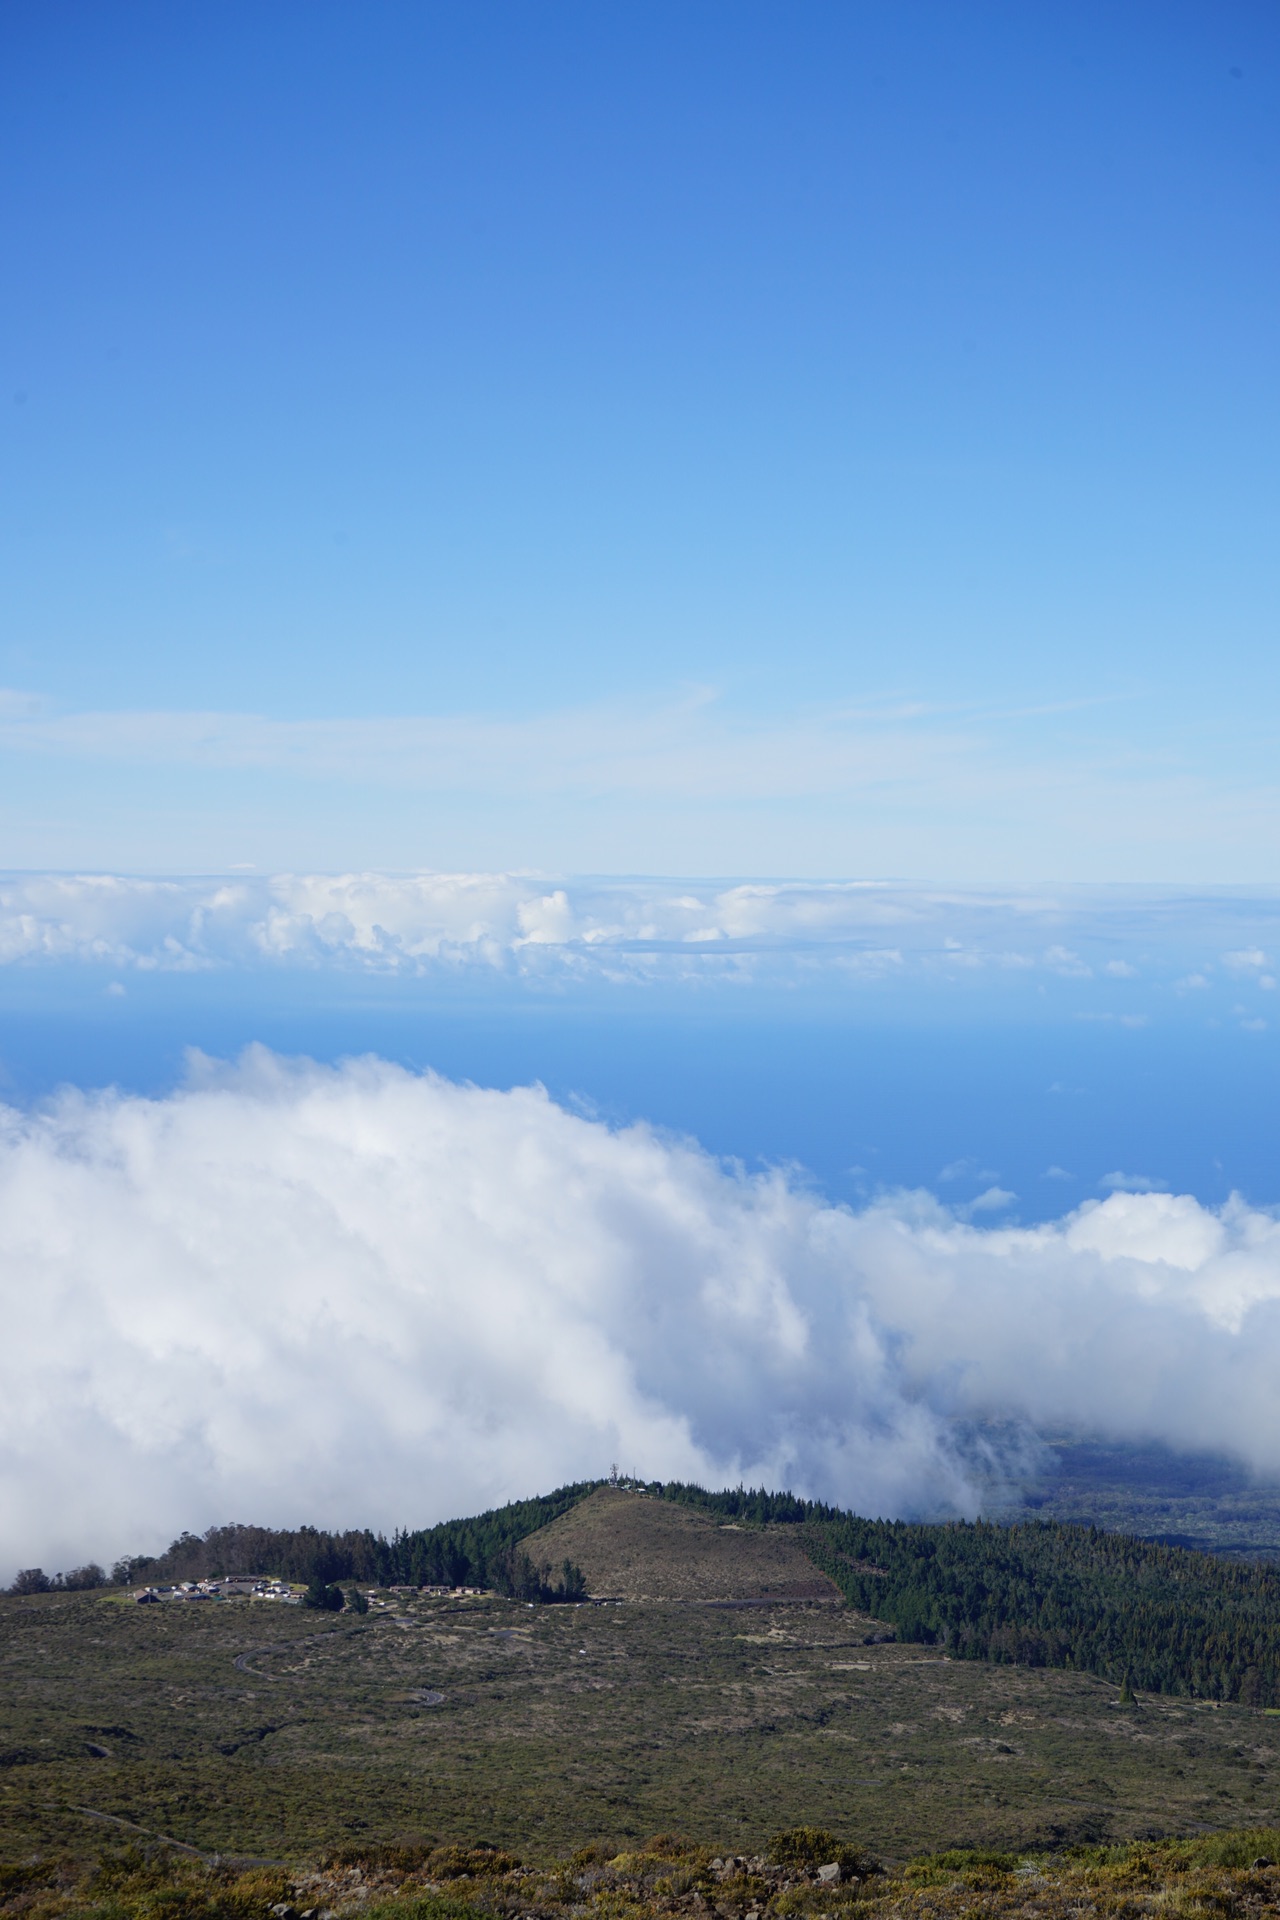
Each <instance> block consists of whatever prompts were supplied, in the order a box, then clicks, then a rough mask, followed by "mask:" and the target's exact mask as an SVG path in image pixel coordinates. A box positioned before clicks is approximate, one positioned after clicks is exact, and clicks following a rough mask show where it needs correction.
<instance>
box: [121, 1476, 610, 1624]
mask: <svg viewBox="0 0 1280 1920" xmlns="http://www.w3.org/2000/svg"><path fill="white" fill-rule="evenodd" d="M600 1484H601V1483H600V1482H599V1481H597V1480H580V1481H577V1482H575V1483H574V1484H573V1485H571V1486H566V1487H558V1488H557V1489H556V1491H555V1492H554V1493H548V1494H541V1495H539V1496H537V1497H536V1498H534V1499H532V1500H513V1501H511V1502H510V1503H509V1504H508V1505H507V1506H505V1507H494V1508H492V1509H491V1510H490V1511H489V1512H487V1513H480V1514H476V1515H474V1516H473V1517H472V1518H470V1519H467V1520H444V1521H442V1522H441V1523H440V1525H439V1526H435V1527H420V1528H417V1529H415V1530H412V1531H409V1530H405V1531H398V1532H396V1533H394V1534H392V1536H391V1538H390V1539H387V1538H386V1536H385V1535H384V1534H380V1533H372V1532H370V1531H369V1529H368V1528H360V1529H353V1530H351V1531H348V1532H346V1533H326V1532H324V1531H323V1530H322V1529H321V1528H319V1527H293V1528H279V1527H248V1526H238V1525H233V1526H225V1527H210V1529H209V1531H208V1532H207V1533H204V1534H194V1533H183V1534H180V1535H179V1537H178V1538H177V1539H176V1540H175V1541H174V1542H173V1544H172V1546H170V1547H168V1548H167V1549H166V1551H165V1552H164V1553H162V1554H160V1555H158V1556H156V1557H155V1558H148V1557H145V1556H138V1557H135V1558H132V1559H129V1560H124V1561H121V1562H120V1563H119V1564H118V1565H117V1567H116V1569H115V1572H116V1575H117V1577H118V1578H120V1579H122V1580H125V1581H132V1580H139V1579H146V1580H148V1581H152V1582H155V1581H161V1580H202V1579H210V1578H213V1577H214V1576H216V1575H219V1574H232V1573H270V1574H275V1575H277V1576H278V1577H279V1578H280V1579H282V1580H307V1581H312V1582H315V1581H321V1582H324V1581H337V1580H367V1581H370V1582H371V1583H373V1584H374V1585H376V1586H382V1587H391V1586H402V1585H403V1586H414V1587H420V1586H444V1587H496V1588H497V1589H498V1591H499V1592H503V1591H508V1592H511V1593H513V1594H515V1595H516V1597H517V1598H519V1599H528V1598H531V1597H537V1598H546V1597H548V1593H549V1589H548V1588H547V1586H546V1582H545V1581H538V1580H537V1579H536V1576H537V1575H538V1574H539V1573H540V1572H541V1571H542V1570H541V1569H537V1568H533V1566H532V1563H531V1562H530V1561H529V1558H528V1556H527V1554H522V1553H520V1552H519V1551H518V1543H519V1542H520V1541H521V1540H523V1539H525V1538H526V1537H527V1536H528V1535H529V1534H531V1533H536V1532H537V1530H538V1528H539V1527H545V1526H547V1525H548V1523H549V1522H550V1521H552V1520H555V1519H557V1518H558V1517H559V1515H560V1514H562V1513H565V1512H567V1511H568V1509H569V1508H570V1507H571V1506H573V1505H574V1504H575V1502H576V1501H578V1500H581V1499H583V1498H584V1497H585V1496H586V1495H587V1494H588V1493H591V1492H593V1491H594V1489H595V1488H596V1487H597V1486H599V1485H600ZM531 1583H532V1585H536V1586H537V1587H538V1592H537V1593H536V1594H534V1593H533V1592H531V1591H530V1590H529V1589H530V1587H531Z"/></svg>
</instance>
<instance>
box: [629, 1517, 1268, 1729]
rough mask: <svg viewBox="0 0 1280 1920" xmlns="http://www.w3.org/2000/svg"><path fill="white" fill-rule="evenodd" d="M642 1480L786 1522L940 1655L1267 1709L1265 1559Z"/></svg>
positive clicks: (910, 1635) (1054, 1528)
mask: <svg viewBox="0 0 1280 1920" xmlns="http://www.w3.org/2000/svg"><path fill="white" fill-rule="evenodd" d="M652 1491H653V1492H655V1493H658V1494H660V1495H661V1497H663V1498H665V1499H668V1500H672V1499H674V1500H679V1501H681V1502H683V1503H685V1504H687V1505H694V1506H697V1507H698V1508H699V1509H701V1510H702V1511H703V1512H706V1513H708V1514H720V1515H724V1516H725V1517H732V1518H734V1519H735V1520H737V1521H739V1522H741V1521H744V1520H746V1521H754V1522H755V1523H756V1524H762V1525H768V1524H773V1525H777V1524H787V1525H793V1526H797V1527H801V1528H802V1529H803V1538H804V1545H805V1549H806V1551H807V1553H808V1555H809V1558H810V1559H811V1560H812V1561H813V1563H814V1565H815V1566H817V1567H819V1568H821V1570H822V1571H823V1572H824V1573H826V1574H827V1575H829V1577H830V1578H831V1579H832V1580H834V1581H835V1583H836V1585H837V1586H838V1587H839V1588H840V1591H841V1592H842V1593H843V1594H844V1596H845V1598H846V1599H847V1600H848V1601H849V1602H850V1604H851V1605H853V1606H855V1607H858V1608H860V1609H861V1610H862V1611H863V1612H864V1613H869V1614H872V1615H874V1616H875V1618H876V1619H879V1620H884V1621H887V1622H889V1623H890V1624H891V1625H892V1626H893V1627H894V1628H895V1630H896V1632H897V1634H898V1637H899V1639H902V1640H910V1641H915V1642H918V1643H921V1644H925V1645H941V1646H945V1647H946V1649H947V1652H948V1653H949V1654H950V1655H951V1656H952V1657H953V1658H956V1659H962V1660H995V1661H1009V1662H1014V1663H1016V1664H1018V1665H1022V1666H1033V1667H1044V1666H1048V1667H1075V1668H1079V1669H1081V1670H1082V1671H1084V1672H1087V1673H1096V1674H1099V1675H1101V1676H1102V1677H1104V1678H1106V1679H1109V1680H1114V1681H1116V1682H1117V1683H1120V1682H1122V1681H1124V1680H1126V1677H1127V1679H1128V1681H1129V1683H1130V1684H1131V1685H1133V1686H1137V1687H1139V1688H1142V1689H1144V1690H1146V1691H1149V1692H1153V1693H1162V1694H1173V1695H1178V1694H1184V1695H1191V1696H1194V1697H1196V1698H1198V1699H1205V1700H1239V1701H1242V1702H1243V1703H1244V1704H1245V1705H1246V1706H1276V1705H1280V1567H1275V1566H1271V1565H1262V1564H1256V1563H1250V1562H1241V1561H1234V1562H1228V1561H1223V1560H1220V1559H1217V1558H1215V1557H1214V1556H1212V1555H1209V1554H1202V1553H1195V1552H1190V1551H1188V1550H1187V1549H1185V1548H1181V1547H1169V1546H1163V1545H1160V1544H1159V1543H1157V1542H1155V1541H1150V1540H1135V1539H1134V1538H1132V1537H1131V1536H1128V1535H1125V1534H1116V1533H1104V1532H1102V1531H1101V1530H1100V1529H1099V1528H1096V1527H1073V1526H1064V1525H1061V1524H1060V1523H1057V1522H1054V1521H1039V1520H1036V1521H1030V1522H1025V1523H1023V1524H1021V1525H1016V1526H996V1525H993V1524H991V1523H990V1522H978V1523H977V1524H974V1525H970V1524H967V1523H964V1522H954V1523H950V1524H946V1525H935V1526H912V1525H908V1524H905V1523H903V1522H895V1521H883V1520H860V1519H857V1518H855V1517H854V1516H853V1515H851V1514H845V1513H841V1512H840V1511H839V1510H838V1509H835V1508H832V1507H827V1506H824V1505H823V1504H822V1503H821V1502H818V1501H804V1500H798V1499H796V1498H795V1496H794V1495H792V1494H772V1493H766V1492H765V1491H764V1490H763V1489H760V1490H755V1489H752V1490H750V1491H744V1490H742V1489H738V1490H737V1491H736V1492H729V1493H707V1492H705V1491H704V1490H703V1489H701V1488H697V1487H687V1486H669V1487H655V1488H654V1489H653V1490H652Z"/></svg>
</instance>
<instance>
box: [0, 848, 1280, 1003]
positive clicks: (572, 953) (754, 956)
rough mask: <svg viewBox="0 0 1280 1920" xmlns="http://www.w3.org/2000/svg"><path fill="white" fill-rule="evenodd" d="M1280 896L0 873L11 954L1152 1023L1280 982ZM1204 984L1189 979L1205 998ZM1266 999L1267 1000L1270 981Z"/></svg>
mask: <svg viewBox="0 0 1280 1920" xmlns="http://www.w3.org/2000/svg"><path fill="white" fill-rule="evenodd" d="M1277 953H1280V892H1276V891H1274V890H1266V889H1261V890H1260V889H1252V890H1244V889H1231V888H1220V889H1217V890H1214V891H1208V892H1206V891H1204V890H1201V891H1197V892H1189V891H1176V890H1173V891H1171V890H1168V889H1164V890H1162V889H1157V888H1136V887H1131V888H1104V887H1095V888H1085V887H1075V888H1071V887H1067V888H1031V887H1023V888H1000V889H995V888H985V889H984V888H979V887H967V888H963V887H962V888H957V887H930V886H924V885H920V884H915V883H907V882H895V881H875V880H845V881H829V882H814V881H799V880H749V881H723V880H722V881H716V880H708V881H704V882H697V883H694V882H690V881H687V880H684V881H673V880H662V879H638V880H637V879H607V878H604V879H601V878H597V879H590V878H588V879H569V878H563V877H554V876H546V875H538V874H523V873H436V872H415V873H406V874H395V873H380V872H366V873H338V874H323V873H320V874H316V873H311V874H307V873H301V874H290V873H285V874H275V875H269V876H246V875H226V876H214V877H212V878H142V877H137V876H129V875H119V874H85V875H74V874H70V875H69V874H11V875H8V876H4V877H0V965H7V966H17V965H25V966H38V965H58V964H68V963H70V964H89V965H96V966H102V967H109V968H113V969H116V970H118V971H122V972H130V971H138V970H141V971H145V972H156V971H162V972H166V971H167V972H198V971H206V970H217V969H227V968H239V969H244V968H275V969H279V968H307V969H312V970H315V969H320V968H333V969H339V970H345V971H356V972H361V971H362V972H373V973H380V974H384V975H396V974H398V975H401V976H404V977H414V976H422V975H434V976H436V977H442V976H456V975H458V974H459V973H467V972H470V973H475V972H477V971H479V972H481V973H484V974H487V975H506V976H508V977H509V978H511V979H513V980H519V981H525V982H538V981H551V982H555V981H566V980H572V981H575V982H581V981H584V980H586V981H591V980H595V981H599V982H608V981H613V982H626V981H639V982H643V981H650V980H664V979H665V980H674V981H693V980H706V981H713V982H714V981H718V980H730V981H734V980H736V981H742V982H752V981H764V982H769V981H782V982H788V983H792V984H803V983H805V982H809V981H812V980H813V979H814V978H815V977H816V976H817V975H820V974H821V975H824V976H825V977H826V978H828V979H839V980H841V981H843V982H846V983H848V984H849V985H851V986H856V985H857V984H858V983H859V982H864V983H878V982H883V981H886V980H895V979H913V978H914V979H918V978H927V979H930V980H935V981H945V980H951V981H957V982H964V981H966V980H972V979H974V978H975V977H977V976H978V975H986V976H988V977H1000V978H1003V979H1005V980H1006V981H1007V980H1008V979H1010V978H1011V977H1013V976H1022V977H1023V978H1024V979H1025V978H1027V977H1029V976H1035V977H1036V978H1037V979H1040V980H1044V981H1048V982H1064V983H1067V984H1068V985H1069V986H1070V987H1071V989H1072V990H1073V991H1075V992H1077V993H1079V994H1093V995H1094V996H1095V997H1097V996H1101V997H1102V998H1103V999H1104V1000H1105V1003H1106V1007H1107V1011H1106V1012H1105V1013H1103V1014H1102V1015H1095V1014H1092V1013H1089V1012H1087V1011H1086V1013H1085V1017H1104V1018H1108V1019H1113V1020H1118V1021H1121V1022H1126V1021H1127V1022H1132V1021H1134V1020H1141V1019H1142V1017H1143V1015H1142V1014H1141V1013H1139V1012H1136V1011H1135V1005H1134V1003H1135V1001H1136V999H1137V997H1138V996H1140V995H1142V994H1143V993H1144V992H1147V991H1148V990H1149V989H1150V988H1151V987H1152V985H1153V984H1158V985H1160V986H1161V987H1162V988H1164V989H1166V990H1167V993H1168V995H1169V996H1172V997H1176V998H1177V999H1178V1000H1179V1001H1180V1002H1182V1003H1183V1004H1184V1005H1185V1004H1186V1003H1187V998H1188V994H1189V992H1190V990H1191V989H1192V988H1193V987H1195V988H1199V989H1204V988H1207V987H1212V986H1217V987H1218V988H1219V989H1220V990H1221V991H1222V992H1224V993H1228V994H1229V995H1231V996H1232V997H1233V998H1238V997H1239V995H1240V994H1241V993H1244V994H1246V995H1260V996H1266V995H1267V994H1270V993H1273V992H1274V989H1275V984H1276V981H1275V974H1274V972H1273V971H1272V957H1273V956H1275V955H1276V954H1277ZM1191 997H1192V998H1193V999H1194V997H1195V996H1194V994H1192V995H1191ZM1258 1005H1259V1006H1264V1005H1269V1003H1268V1002H1265V1000H1264V999H1259V1001H1258Z"/></svg>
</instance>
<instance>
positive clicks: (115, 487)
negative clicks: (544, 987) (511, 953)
mask: <svg viewBox="0 0 1280 1920" xmlns="http://www.w3.org/2000/svg"><path fill="white" fill-rule="evenodd" d="M0 56H2V57H0V185H2V192H3V203H2V217H3V229H2V230H3V246H4V258H5V279H6V295H5V300H4V305H3V314H2V316H0V370H2V371H0V404H2V406H3V413H2V415H0V422H2V440H0V459H2V463H3V464H2V474H0V485H2V488H3V499H2V500H0V508H2V517H3V529H4V530H3V536H2V544H0V684H2V685H4V686H7V687H8V688H10V689H12V690H13V694H12V696H11V697H10V698H9V699H8V700H7V702H5V703H3V705H0V750H2V756H3V757H2V761H0V830H2V831H3V836H4V839H5V841H6V843H7V845H8V849H9V852H8V864H11V865H41V864H47V865H53V866H62V865H72V864H77V863H88V864H91V865H95V866H104V867H109V866H112V865H121V866H127V867H133V868H137V867H148V866H150V867H169V868H174V869H180V868H183V867H188V868H189V867H209V866H220V865H229V864H232V863H236V862H245V863H247V862H257V863H258V864H259V865H262V864H267V865H271V864H276V865H287V864H290V863H298V862H302V863H309V864H312V865H321V866H325V865H342V864H347V863H350V862H353V861H360V862H364V863H369V864H379V863H387V864H395V865H409V864H414V863H416V862H422V863H425V864H431V865H443V866H448V865H456V864H461V865H468V864H488V865H512V864H524V865H540V866H545V867H547V868H552V869H575V868H577V869H583V868H590V869H594V870H596V871H610V870H628V871H644V870H648V871H672V872H680V871H692V872H697V871H720V872H752V871H770V872H796V873H801V872H863V871H898V872H912V873H933V874H945V875H948V876H951V877H955V878H965V877H975V876H978V875H989V876H992V877H995V876H998V875H1020V876H1023V877H1034V876H1036V875H1039V874H1045V875H1067V876H1074V877H1080V878H1086V877H1102V878H1132V879H1141V878H1170V879H1205V878H1207V879H1212V878H1223V879H1233V880H1244V879H1251V878H1256V879H1262V878H1267V879H1274V878H1277V877H1280V852H1278V851H1277V849H1278V848H1280V830H1278V829H1280V800H1278V799H1277V783H1276V780H1275V776H1274V772H1273V769H1274V766H1275V764H1276V749H1277V740H1276V726H1275V714H1276V700H1277V693H1278V692H1280V684H1278V682H1280V668H1278V665H1277V661H1278V658H1280V649H1278V648H1277V646H1276V624H1277V623H1276V609H1277V585H1278V580H1277V574H1278V570H1280V543H1278V542H1277V540H1276V513H1277V505H1278V504H1280V500H1278V495H1280V488H1278V486H1277V460H1278V455H1277V448H1278V447H1280V432H1278V430H1277V429H1278V427H1280V420H1278V418H1277V413H1278V409H1277V398H1278V394H1280V354H1277V337H1276V316H1277V311H1280V298H1278V296H1280V275H1278V273H1277V261H1278V256H1280V219H1278V218H1277V214H1278V211H1280V208H1278V195H1277V188H1278V185H1280V168H1278V166H1277V162H1278V160H1280V12H1278V11H1277V9H1276V8H1275V7H1274V6H1273V5H1270V4H1261V3H1254V4H1242V3H1241V0H1212V4H1208V3H1205V4H1183V3H1182V0H1168V3H1167V4H1152V3H1150V0H1134V3H1133V4H1127V5H1124V6H1120V7H1117V6H1115V5H1113V4H1087V3H1084V0H1074V3H1073V4H1070V5H1067V4H1057V3H1055V0H1038V4H1036V5H1034V6H1028V5H1025V4H1012V3H1010V4H991V3H990V0H966V3H965V4H961V5H957V4H955V0H945V3H942V4H930V3H926V0H893V4H890V3H889V0H884V4H878V5H869V4H852V3H851V0H842V3H841V4H835V5H831V4H824V3H822V0H806V3H805V4H800V5H792V4H786V5H784V4H771V5H759V4H733V5H730V4H727V0H722V3H720V4H708V3H706V0H702V3H697V0H694V3H690V0H682V4H679V5H665V4H660V3H658V0H645V3H644V4H643V5H639V4H611V5H607V6H601V5H598V4H597V5H574V4H564V0H548V4H540V5H531V4H515V3H514V0H512V3H509V4H501V5H495V4H484V3H483V0H473V3H471V4H468V5H466V6H458V5H449V6H433V5H426V4H413V5H397V4H375V5H370V6H352V5H350V4H344V5H334V4H327V3H321V4H316V3H315V0H307V4H291V3H290V0H277V3H276V4H273V5H271V6H267V7H263V6H261V5H245V4H220V5H217V6H214V5H210V4H185V5H182V6H174V5H172V4H163V5H148V4H119V5H112V6H109V7H102V6H94V5H90V4H77V5H67V4H62V3H61V0H38V4H34V3H31V0H12V3H11V4H10V5H8V6H7V7H6V8H5V9H4V14H3V20H2V21H0ZM126 712H128V713H134V714H137V713H146V714H149V715H151V716H152V718H151V719H150V720H148V721H147V722H145V723H142V722H137V721H134V722H129V723H124V722H122V721H120V720H119V719H113V717H112V716H119V715H121V714H123V713H126ZM192 714H198V715H205V716H214V717H213V718H210V719H206V720H201V721H198V722H193V721H191V720H189V719H184V718H183V716H189V715H192ZM217 716H222V718H217ZM245 716H257V717H258V719H257V720H252V721H251V720H250V719H246V718H245ZM390 721H396V722H398V723H399V724H400V731H399V732H396V731H395V730H394V729H389V728H388V725H387V723H388V722H390ZM357 723H364V725H363V731H362V730H361V726H360V725H358V724H357Z"/></svg>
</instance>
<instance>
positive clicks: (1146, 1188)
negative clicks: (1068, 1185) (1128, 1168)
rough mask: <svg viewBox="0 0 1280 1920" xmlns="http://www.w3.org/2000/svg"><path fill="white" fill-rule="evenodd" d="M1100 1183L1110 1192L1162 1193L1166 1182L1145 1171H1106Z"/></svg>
mask: <svg viewBox="0 0 1280 1920" xmlns="http://www.w3.org/2000/svg"><path fill="white" fill-rule="evenodd" d="M1098 1185H1099V1186H1100V1187H1103V1188H1105V1189H1106V1190H1107V1192H1108V1193H1162V1192H1163V1191H1164V1189H1165V1185H1166V1182H1165V1181H1163V1180H1153V1179H1151V1177H1150V1175H1148V1174H1145V1173H1104V1174H1103V1176H1102V1178H1101V1180H1099V1182H1098Z"/></svg>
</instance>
